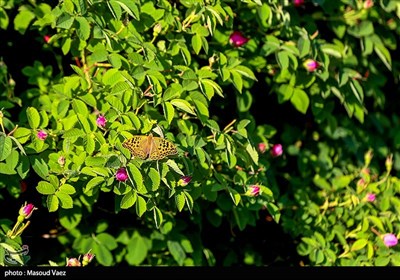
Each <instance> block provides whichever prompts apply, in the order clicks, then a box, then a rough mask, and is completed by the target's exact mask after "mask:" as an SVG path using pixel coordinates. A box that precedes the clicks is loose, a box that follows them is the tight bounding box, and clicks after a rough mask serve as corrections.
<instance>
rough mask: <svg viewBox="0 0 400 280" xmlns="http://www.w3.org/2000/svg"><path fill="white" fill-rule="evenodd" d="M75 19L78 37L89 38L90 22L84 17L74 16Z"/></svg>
mask: <svg viewBox="0 0 400 280" xmlns="http://www.w3.org/2000/svg"><path fill="white" fill-rule="evenodd" d="M75 20H76V21H75V23H76V34H77V35H78V37H79V38H80V39H81V40H83V41H86V40H87V39H89V36H90V24H89V22H88V21H87V19H86V18H84V17H76V18H75Z"/></svg>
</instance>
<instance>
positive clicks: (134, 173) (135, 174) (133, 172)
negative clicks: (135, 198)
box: [128, 164, 146, 193]
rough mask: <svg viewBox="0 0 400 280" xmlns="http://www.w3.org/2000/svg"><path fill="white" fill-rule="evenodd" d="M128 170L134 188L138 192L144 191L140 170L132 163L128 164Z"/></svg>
mask: <svg viewBox="0 0 400 280" xmlns="http://www.w3.org/2000/svg"><path fill="white" fill-rule="evenodd" d="M128 170H129V172H130V176H131V178H132V179H133V181H134V182H135V183H136V188H137V190H138V192H139V193H146V188H144V185H143V176H142V173H140V170H139V169H138V168H137V167H136V166H135V165H133V164H128Z"/></svg>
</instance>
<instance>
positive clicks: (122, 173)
mask: <svg viewBox="0 0 400 280" xmlns="http://www.w3.org/2000/svg"><path fill="white" fill-rule="evenodd" d="M115 178H116V179H117V180H118V181H120V182H125V181H126V180H128V173H127V172H126V169H125V168H124V167H121V168H120V169H118V170H117V173H115Z"/></svg>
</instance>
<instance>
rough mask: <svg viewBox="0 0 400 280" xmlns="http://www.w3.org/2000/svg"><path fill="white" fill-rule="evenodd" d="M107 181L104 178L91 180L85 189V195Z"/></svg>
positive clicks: (98, 177) (99, 177)
mask: <svg viewBox="0 0 400 280" xmlns="http://www.w3.org/2000/svg"><path fill="white" fill-rule="evenodd" d="M104 181H105V179H104V177H101V176H97V177H94V178H92V179H90V180H89V182H87V184H86V187H85V189H84V192H85V193H88V192H91V191H92V190H93V189H94V188H95V187H96V186H98V185H100V184H102V183H103V182H104Z"/></svg>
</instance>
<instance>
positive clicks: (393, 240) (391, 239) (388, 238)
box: [383, 233, 398, 247]
mask: <svg viewBox="0 0 400 280" xmlns="http://www.w3.org/2000/svg"><path fill="white" fill-rule="evenodd" d="M397 242H398V240H397V237H396V235H394V234H393V233H386V234H385V235H383V243H385V245H386V246H387V247H393V246H396V245H397Z"/></svg>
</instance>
